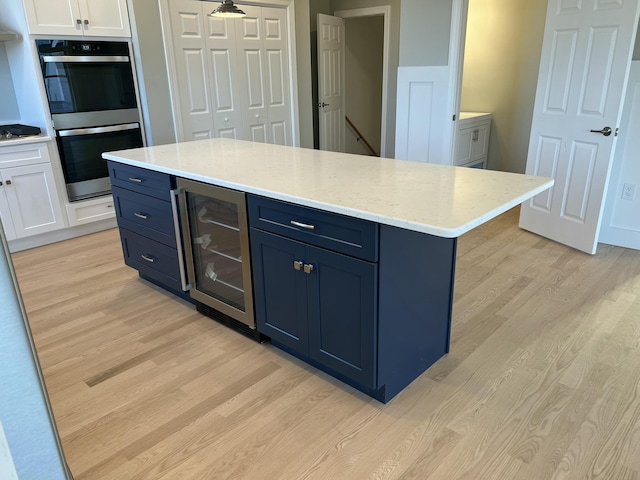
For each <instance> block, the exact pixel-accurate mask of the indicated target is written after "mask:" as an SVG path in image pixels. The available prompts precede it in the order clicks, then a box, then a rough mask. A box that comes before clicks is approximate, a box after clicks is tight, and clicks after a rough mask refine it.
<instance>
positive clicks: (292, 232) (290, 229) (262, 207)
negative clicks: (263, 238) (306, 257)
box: [247, 195, 378, 261]
mask: <svg viewBox="0 0 640 480" xmlns="http://www.w3.org/2000/svg"><path fill="white" fill-rule="evenodd" d="M247 200H248V208H249V225H250V226H252V227H255V228H259V229H262V230H266V231H269V232H273V233H278V234H280V235H284V236H286V237H289V238H294V239H296V240H300V241H303V242H305V243H309V244H312V245H316V246H319V247H324V248H328V249H330V250H333V251H335V252H340V253H344V254H346V255H350V256H353V257H357V258H362V259H365V260H370V261H376V259H377V256H378V225H377V224H375V223H373V222H368V221H366V220H360V219H357V218H352V217H346V216H344V215H339V214H336V213H330V212H324V211H321V210H316V209H314V208H308V207H303V206H300V205H293V204H291V203H286V202H281V201H279V200H271V199H268V198H264V197H258V196H254V195H248V196H247Z"/></svg>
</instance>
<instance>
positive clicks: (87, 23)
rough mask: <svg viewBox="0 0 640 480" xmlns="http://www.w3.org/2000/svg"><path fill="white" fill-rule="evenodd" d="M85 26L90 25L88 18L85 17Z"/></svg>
mask: <svg viewBox="0 0 640 480" xmlns="http://www.w3.org/2000/svg"><path fill="white" fill-rule="evenodd" d="M84 26H85V27H88V26H89V20H86V19H85V21H84Z"/></svg>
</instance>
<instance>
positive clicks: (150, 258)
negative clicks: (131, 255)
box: [140, 255, 156, 263]
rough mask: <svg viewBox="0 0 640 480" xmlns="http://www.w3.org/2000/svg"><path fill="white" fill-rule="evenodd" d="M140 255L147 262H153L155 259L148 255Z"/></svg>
mask: <svg viewBox="0 0 640 480" xmlns="http://www.w3.org/2000/svg"><path fill="white" fill-rule="evenodd" d="M140 256H141V257H142V259H143V260H145V261H147V262H149V263H155V261H156V259H155V258H153V257H152V256H150V255H140Z"/></svg>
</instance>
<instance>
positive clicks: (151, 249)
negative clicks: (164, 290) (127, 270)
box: [120, 228, 182, 290]
mask: <svg viewBox="0 0 640 480" xmlns="http://www.w3.org/2000/svg"><path fill="white" fill-rule="evenodd" d="M120 239H121V240H122V250H123V252H124V263H126V264H127V265H129V266H130V267H132V268H135V269H136V270H138V271H139V272H140V275H142V276H146V277H150V278H152V279H153V280H155V281H157V282H159V283H162V284H164V285H166V286H168V287H171V288H173V289H175V290H182V286H181V283H180V269H179V267H178V251H177V250H176V249H175V248H171V247H168V246H167V245H164V244H162V243H159V242H154V241H153V240H150V239H148V238H145V237H143V236H141V235H138V234H137V233H134V232H131V231H129V230H127V229H124V228H121V229H120Z"/></svg>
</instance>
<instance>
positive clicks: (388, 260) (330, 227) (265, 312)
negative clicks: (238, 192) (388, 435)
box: [248, 195, 456, 402]
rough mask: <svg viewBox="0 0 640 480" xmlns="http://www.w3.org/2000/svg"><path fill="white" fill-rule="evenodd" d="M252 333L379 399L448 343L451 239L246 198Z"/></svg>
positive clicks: (388, 396)
mask: <svg viewBox="0 0 640 480" xmlns="http://www.w3.org/2000/svg"><path fill="white" fill-rule="evenodd" d="M248 208H249V224H250V227H251V229H250V230H251V232H250V236H251V255H252V265H253V278H254V295H255V309H256V323H257V327H258V330H259V331H260V332H261V333H263V334H265V335H267V336H269V337H271V341H272V344H273V345H275V346H276V347H279V348H281V349H283V350H285V351H287V352H288V353H291V354H293V355H295V356H297V357H299V358H301V359H303V360H305V361H306V362H308V363H310V364H311V365H314V366H316V367H317V368H319V369H321V370H323V371H326V372H327V373H329V374H331V375H333V376H334V377H336V378H338V379H340V380H342V381H344V382H345V383H348V384H350V385H352V386H353V387H355V388H357V389H359V390H360V391H362V392H364V393H366V394H368V395H370V396H372V397H374V398H376V399H378V400H380V401H382V402H387V401H389V400H390V399H391V398H393V397H394V396H395V395H396V394H397V393H399V392H400V391H401V390H402V389H404V388H405V387H406V386H407V385H409V383H411V381H413V380H414V379H415V378H416V377H417V376H419V375H420V374H421V373H423V372H424V371H425V370H426V369H427V368H428V367H429V366H431V365H432V364H433V363H434V362H435V361H436V360H438V359H439V358H440V357H441V356H442V355H444V354H445V353H446V352H447V351H448V348H449V332H450V325H451V304H452V292H453V288H452V287H453V275H454V267H455V249H456V240H455V239H445V238H440V237H434V236H431V235H426V234H422V233H418V232H412V231H409V230H405V229H400V228H396V227H390V226H386V225H379V224H376V223H374V222H369V221H364V220H360V219H356V218H352V217H347V216H343V215H338V214H335V213H329V212H325V211H320V210H316V209H313V208H308V207H303V206H300V205H296V204H291V203H286V202H281V201H278V200H273V199H269V198H264V197H260V196H256V195H249V196H248Z"/></svg>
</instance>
